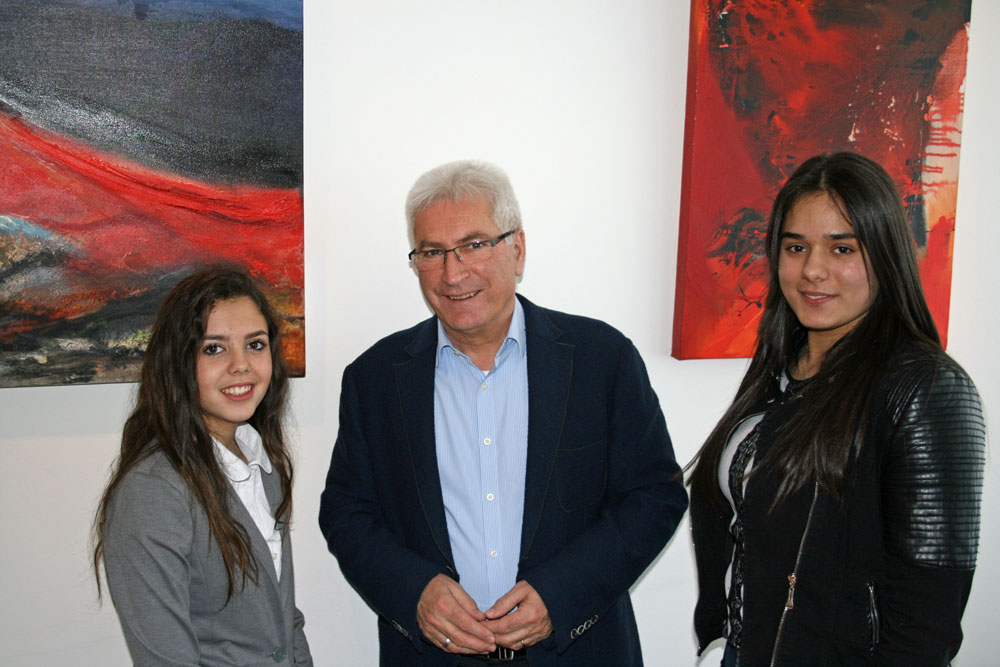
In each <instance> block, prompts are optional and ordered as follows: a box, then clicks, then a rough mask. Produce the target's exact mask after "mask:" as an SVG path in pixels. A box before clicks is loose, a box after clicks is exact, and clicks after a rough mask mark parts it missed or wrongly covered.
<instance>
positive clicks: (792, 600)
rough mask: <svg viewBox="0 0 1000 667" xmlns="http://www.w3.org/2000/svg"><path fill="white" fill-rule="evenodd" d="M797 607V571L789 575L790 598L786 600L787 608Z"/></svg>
mask: <svg viewBox="0 0 1000 667" xmlns="http://www.w3.org/2000/svg"><path fill="white" fill-rule="evenodd" d="M789 609H795V573H794V572H792V573H791V574H790V575H788V600H787V601H786V602H785V610H786V611H787V610H789Z"/></svg>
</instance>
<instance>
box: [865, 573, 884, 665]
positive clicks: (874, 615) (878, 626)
mask: <svg viewBox="0 0 1000 667" xmlns="http://www.w3.org/2000/svg"><path fill="white" fill-rule="evenodd" d="M866 585H867V586H868V624H869V625H870V626H871V632H872V638H871V644H870V645H869V649H868V653H869V654H870V655H874V653H875V647H876V646H878V642H879V639H880V636H881V634H882V619H881V617H880V616H879V613H878V602H877V601H876V599H875V582H874V581H869V582H867V584H866Z"/></svg>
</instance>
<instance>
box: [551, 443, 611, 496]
mask: <svg viewBox="0 0 1000 667" xmlns="http://www.w3.org/2000/svg"><path fill="white" fill-rule="evenodd" d="M607 450H608V441H607V439H606V438H605V439H602V440H598V441H597V442H593V443H591V444H589V445H584V446H583V447H577V448H575V449H560V450H559V453H558V454H557V455H556V492H557V493H558V495H559V506H560V507H561V508H562V509H563V511H565V512H573V511H576V510H578V509H583V508H584V507H587V506H588V505H593V504H594V503H596V502H597V501H598V500H600V499H601V498H602V497H603V496H604V487H605V485H606V483H607V472H608V462H607Z"/></svg>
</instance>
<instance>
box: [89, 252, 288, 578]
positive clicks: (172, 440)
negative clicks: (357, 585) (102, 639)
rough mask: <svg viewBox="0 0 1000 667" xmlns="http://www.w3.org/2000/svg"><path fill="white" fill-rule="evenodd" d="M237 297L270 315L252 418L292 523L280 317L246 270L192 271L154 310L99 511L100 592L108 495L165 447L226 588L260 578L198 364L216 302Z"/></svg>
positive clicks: (280, 517) (284, 515)
mask: <svg viewBox="0 0 1000 667" xmlns="http://www.w3.org/2000/svg"><path fill="white" fill-rule="evenodd" d="M239 297H248V298H249V299H251V300H252V301H253V302H254V303H255V304H256V306H257V308H258V310H260V313H261V315H263V316H264V320H265V321H266V322H267V335H268V339H269V346H270V350H271V382H270V385H269V386H268V389H267V393H266V394H265V395H264V398H263V400H261V402H260V405H258V406H257V409H256V410H255V411H254V414H253V416H252V417H251V418H250V420H249V423H250V424H251V425H252V426H253V427H254V428H255V429H257V431H258V433H260V436H261V439H262V441H263V446H264V451H266V452H267V456H268V458H269V459H270V460H271V464H272V466H273V467H274V469H275V470H276V471H277V473H278V477H279V478H280V480H281V490H282V501H281V504H280V505H278V508H277V511H276V512H275V519H276V521H277V522H278V525H279V526H281V527H282V528H283V529H287V524H288V522H289V518H290V516H291V510H292V506H291V499H292V494H291V487H292V463H291V459H290V457H289V455H288V451H287V449H286V448H285V438H284V431H283V422H284V413H285V403H286V398H287V395H288V371H287V369H286V366H285V361H284V357H283V356H282V354H281V335H280V330H279V325H278V320H277V318H276V317H275V315H274V313H273V311H272V310H271V307H270V305H269V304H268V302H267V299H266V298H265V296H264V294H263V293H262V292H261V291H260V289H259V288H258V287H257V285H256V284H254V281H253V280H252V279H251V278H250V277H249V276H248V275H247V274H245V273H243V272H241V271H236V270H232V269H224V268H214V269H208V270H205V271H201V272H199V273H195V274H193V275H191V276H188V277H187V278H185V279H183V280H182V281H180V282H179V283H178V284H177V286H176V287H174V289H173V290H172V291H171V292H170V294H168V295H167V298H166V300H165V301H164V302H163V305H162V306H161V307H160V311H159V313H158V314H157V316H156V321H155V322H154V324H153V329H152V333H151V335H150V338H149V344H148V345H147V347H146V356H145V359H144V360H143V363H142V372H141V378H140V381H139V391H138V396H137V398H136V403H135V408H134V409H133V410H132V414H131V415H130V416H129V418H128V419H127V420H126V421H125V427H124V429H123V430H122V444H121V452H120V454H119V456H118V459H117V460H116V461H115V463H114V465H113V466H112V472H111V478H110V480H109V482H108V485H107V488H105V490H104V494H103V495H102V497H101V502H100V505H99V506H98V509H97V515H96V516H95V518H94V554H93V561H94V575H95V576H96V578H97V591H98V596H100V594H101V575H100V562H101V559H102V558H103V556H104V533H105V527H106V525H107V521H108V509H109V507H110V504H111V501H112V499H113V497H114V494H115V491H116V490H117V489H118V487H119V486H120V485H121V482H122V479H123V478H124V477H125V475H126V474H127V473H128V472H129V471H130V470H131V469H132V468H134V467H135V466H136V464H138V463H139V462H141V461H142V460H144V459H145V458H147V457H148V456H150V455H151V454H153V453H154V452H162V453H163V455H164V456H165V457H166V458H167V460H168V461H169V462H170V464H171V465H172V466H173V467H174V468H175V469H176V470H177V472H178V473H180V475H181V477H182V478H183V479H184V482H185V483H186V484H187V487H188V489H189V490H190V491H191V494H192V496H193V497H194V499H195V500H196V501H197V502H198V503H199V504H200V505H201V507H202V509H204V511H205V514H206V515H207V517H208V524H209V527H210V529H211V531H212V535H213V536H214V537H215V540H216V541H217V542H218V544H219V549H220V551H221V552H222V559H223V562H224V563H225V566H226V574H227V576H228V579H229V581H228V596H232V593H233V590H234V586H235V584H236V581H237V579H239V580H240V586H241V587H243V586H245V585H246V581H247V579H248V578H249V579H250V580H251V581H253V582H254V583H257V575H258V571H257V562H256V560H255V559H254V557H253V554H252V552H251V547H250V536H249V535H248V534H247V531H246V529H244V528H243V526H242V525H241V524H240V523H239V522H238V521H237V520H236V519H234V518H233V516H232V513H230V511H229V501H228V494H229V488H230V487H229V481H228V480H227V478H226V476H225V473H224V472H223V470H222V467H221V466H220V464H219V461H218V459H217V458H216V456H215V447H214V445H213V443H212V437H211V435H210V434H209V431H208V428H207V427H206V426H205V421H204V419H203V418H202V411H201V407H200V401H199V395H198V380H197V377H196V370H195V367H196V362H197V355H198V352H199V350H200V348H201V345H202V343H203V339H204V336H205V327H206V325H207V323H208V317H209V314H210V313H211V312H212V308H213V307H214V306H215V304H217V303H218V302H220V301H225V300H228V299H236V298H239Z"/></svg>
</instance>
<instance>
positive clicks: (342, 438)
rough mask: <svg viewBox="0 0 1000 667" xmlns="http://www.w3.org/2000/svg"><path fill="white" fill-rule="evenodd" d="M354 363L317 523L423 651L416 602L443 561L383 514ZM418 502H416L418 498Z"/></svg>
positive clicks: (378, 608)
mask: <svg viewBox="0 0 1000 667" xmlns="http://www.w3.org/2000/svg"><path fill="white" fill-rule="evenodd" d="M370 445H371V443H368V442H367V441H366V439H365V435H364V430H363V429H362V426H361V407H360V399H359V396H358V390H357V386H356V383H355V380H354V375H353V367H352V366H348V367H347V369H346V370H345V371H344V377H343V382H342V386H341V392H340V430H339V432H338V433H337V441H336V443H334V447H333V455H332V459H331V462H330V470H329V472H328V474H327V478H326V488H325V489H324V491H323V494H322V496H321V498H320V511H319V525H320V529H321V530H322V531H323V535H324V536H325V537H326V540H327V545H328V547H329V549H330V552H331V553H332V554H333V555H334V556H336V558H337V562H338V564H339V565H340V569H341V571H342V572H343V574H344V577H345V578H346V579H347V581H349V582H350V584H351V586H353V587H354V589H355V590H356V591H357V592H358V594H359V595H360V596H361V597H362V598H363V599H364V600H365V602H366V603H367V604H368V605H369V606H370V607H371V608H372V609H373V610H374V611H375V613H376V614H378V615H379V616H381V617H382V618H384V619H385V620H386V621H387V622H388V623H389V624H390V625H392V627H393V628H394V629H395V630H396V631H397V632H399V633H400V634H402V635H403V636H404V637H406V638H407V639H409V640H410V641H411V642H413V644H414V645H415V646H416V648H417V650H418V651H422V650H423V644H422V642H421V641H420V639H419V638H420V637H421V633H420V631H419V628H418V626H417V602H418V601H419V600H420V595H421V593H423V590H424V587H426V585H427V583H428V582H429V581H430V580H431V579H432V578H434V576H436V575H437V574H442V573H444V574H448V575H449V576H453V575H452V574H451V573H448V572H447V571H445V570H444V569H442V568H441V567H440V566H438V565H436V564H435V563H433V562H431V561H429V560H427V559H426V558H424V557H423V556H421V555H420V554H419V553H417V552H416V551H414V550H412V549H410V548H408V547H406V546H405V545H404V544H403V543H402V542H401V540H400V539H399V538H398V537H397V536H396V535H394V534H393V533H392V531H391V530H390V529H389V527H388V526H387V525H386V522H385V520H384V518H383V516H382V510H381V505H380V502H379V498H378V497H377V494H376V490H375V481H374V478H373V472H372V466H371V461H370V457H369V447H370ZM414 502H418V500H417V499H416V498H414Z"/></svg>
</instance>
